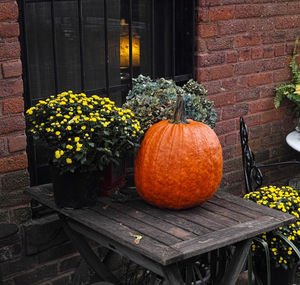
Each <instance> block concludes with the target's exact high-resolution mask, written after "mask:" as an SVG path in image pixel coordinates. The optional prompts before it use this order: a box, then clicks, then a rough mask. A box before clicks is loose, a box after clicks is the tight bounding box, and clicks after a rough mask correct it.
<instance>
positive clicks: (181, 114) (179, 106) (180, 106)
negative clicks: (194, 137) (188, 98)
mask: <svg viewBox="0 0 300 285" xmlns="http://www.w3.org/2000/svg"><path fill="white" fill-rule="evenodd" d="M170 123H172V124H188V123H189V122H188V121H187V120H186V115H185V101H184V99H183V96H182V95H180V94H178V95H177V99H176V106H175V111H174V117H173V120H172V121H171V122H170Z"/></svg>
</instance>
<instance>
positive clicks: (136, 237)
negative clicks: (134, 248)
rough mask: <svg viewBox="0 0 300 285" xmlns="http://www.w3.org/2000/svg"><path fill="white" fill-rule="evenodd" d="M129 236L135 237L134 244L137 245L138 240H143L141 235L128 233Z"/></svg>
mask: <svg viewBox="0 0 300 285" xmlns="http://www.w3.org/2000/svg"><path fill="white" fill-rule="evenodd" d="M129 234H130V236H132V237H135V240H134V243H135V244H139V243H140V240H141V239H142V238H143V237H142V236H141V235H135V234H133V233H129Z"/></svg>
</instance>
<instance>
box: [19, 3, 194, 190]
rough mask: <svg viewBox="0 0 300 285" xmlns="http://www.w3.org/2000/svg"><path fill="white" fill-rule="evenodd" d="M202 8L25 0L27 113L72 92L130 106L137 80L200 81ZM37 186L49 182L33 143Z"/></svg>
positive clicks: (43, 157)
mask: <svg viewBox="0 0 300 285" xmlns="http://www.w3.org/2000/svg"><path fill="white" fill-rule="evenodd" d="M194 2H195V1H194V0H188V1H181V0H143V1H142V0H19V7H20V22H21V28H22V29H21V44H22V62H23V74H24V87H25V88H24V89H25V91H24V98H25V105H26V106H25V107H26V108H29V107H30V106H32V105H34V104H36V103H37V102H38V100H40V99H43V98H47V97H49V96H50V95H53V94H58V93H60V92H62V91H65V90H73V91H74V92H85V93H87V94H98V95H101V94H106V95H108V96H109V97H110V98H111V99H112V100H114V101H115V102H116V103H117V104H118V105H121V104H122V102H124V100H125V97H126V94H127V92H128V90H129V88H130V86H131V78H132V77H136V76H137V75H139V74H144V75H149V76H151V77H152V78H157V77H166V78H173V79H174V80H175V81H177V82H184V81H186V80H187V79H189V78H191V77H193V67H194V64H193V60H194V59H193V51H194V49H193V47H194V11H195V3H194ZM28 145H29V147H28V157H29V171H30V175H31V184H32V185H36V184H41V183H45V182H48V163H47V162H48V153H47V149H46V148H45V146H43V145H42V144H36V143H34V142H32V141H29V143H28Z"/></svg>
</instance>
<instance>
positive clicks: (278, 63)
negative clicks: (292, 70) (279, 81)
mask: <svg viewBox="0 0 300 285" xmlns="http://www.w3.org/2000/svg"><path fill="white" fill-rule="evenodd" d="M288 65H289V61H288V60H287V58H285V57H275V58H272V59H266V60H264V61H262V71H270V70H276V69H281V68H285V67H287V66H288Z"/></svg>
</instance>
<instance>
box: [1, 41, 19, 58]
mask: <svg viewBox="0 0 300 285" xmlns="http://www.w3.org/2000/svg"><path fill="white" fill-rule="evenodd" d="M14 58H16V59H17V58H20V44H19V42H3V43H2V42H0V61H1V60H6V59H14Z"/></svg>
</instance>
